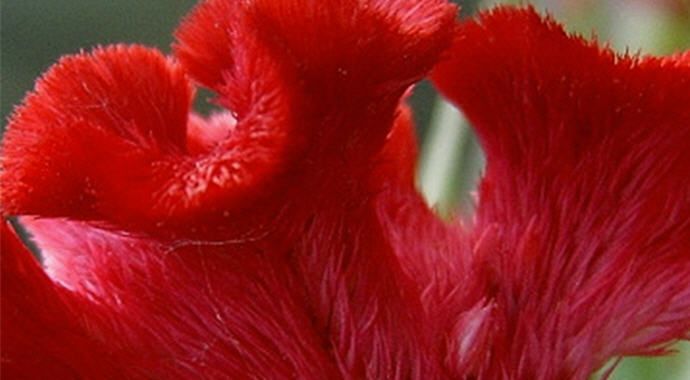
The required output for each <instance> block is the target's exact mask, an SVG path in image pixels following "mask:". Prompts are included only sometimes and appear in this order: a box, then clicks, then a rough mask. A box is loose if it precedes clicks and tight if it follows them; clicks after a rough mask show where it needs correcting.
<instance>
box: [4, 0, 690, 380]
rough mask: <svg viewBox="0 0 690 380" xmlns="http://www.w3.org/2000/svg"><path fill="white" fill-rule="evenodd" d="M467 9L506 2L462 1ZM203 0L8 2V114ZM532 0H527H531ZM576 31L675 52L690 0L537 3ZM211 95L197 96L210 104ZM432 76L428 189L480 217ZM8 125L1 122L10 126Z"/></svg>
mask: <svg viewBox="0 0 690 380" xmlns="http://www.w3.org/2000/svg"><path fill="white" fill-rule="evenodd" d="M458 2H459V3H461V4H462V5H463V15H465V16H466V15H468V14H470V13H472V12H473V11H474V10H475V9H476V7H477V6H479V7H480V8H487V7H489V6H491V5H492V4H495V3H498V2H501V3H505V2H512V3H516V1H498V0H492V1H489V0H485V1H483V2H481V3H480V4H477V3H478V1H477V0H465V1H458ZM195 3H196V0H144V1H142V0H117V1H104V0H2V2H1V7H2V8H1V9H0V15H1V18H2V19H1V23H0V25H1V28H2V29H1V32H0V37H1V38H2V40H1V44H0V46H1V50H2V51H1V58H2V63H1V65H0V78H1V81H2V97H1V102H0V113H1V114H2V118H3V119H6V118H7V117H8V116H9V115H10V113H11V110H12V107H13V106H14V105H16V104H18V103H19V102H20V101H21V99H22V97H23V96H24V94H25V93H26V92H27V91H29V90H30V89H31V88H32V86H33V82H34V80H35V79H36V78H37V77H38V76H39V75H40V74H41V73H42V72H43V71H45V69H47V68H48V67H49V66H50V65H51V64H52V63H54V62H55V61H56V60H57V59H58V58H59V57H60V56H61V55H64V54H67V53H74V52H77V51H79V50H80V49H89V48H91V47H93V46H96V45H98V44H109V43H115V42H126V43H135V42H136V43H141V44H145V45H150V46H158V47H160V48H161V49H163V50H164V51H169V45H170V43H171V41H172V37H171V31H172V30H174V28H175V26H176V25H177V23H178V22H179V19H180V17H181V16H182V15H184V14H185V13H186V12H187V11H188V10H189V9H190V8H191V7H192V6H193V5H194V4H195ZM522 3H524V1H523V2H522ZM533 3H534V4H535V5H537V6H538V7H539V8H540V9H546V10H548V11H549V12H550V13H551V14H553V15H554V16H555V17H556V18H557V19H558V20H560V21H562V22H564V23H565V24H566V25H567V27H568V28H570V30H573V31H577V32H578V33H581V34H583V35H585V36H590V35H596V36H598V38H599V40H601V41H610V42H611V44H612V46H614V47H615V48H616V49H619V50H621V51H622V50H625V49H626V48H627V49H628V50H629V51H631V52H637V51H642V52H644V53H654V54H667V53H670V52H672V51H676V50H680V49H687V48H690V0H602V1H600V0H538V1H533ZM207 98H208V95H207V94H202V95H201V96H200V97H199V101H198V103H199V104H200V105H201V106H202V108H203V107H208V105H207V103H206V100H207ZM435 100H436V96H435V95H434V94H433V92H432V90H431V88H430V86H429V85H428V84H426V83H424V84H422V85H421V86H419V87H418V89H417V90H416V92H415V96H414V97H413V103H414V106H415V112H416V117H417V120H418V122H419V134H420V137H421V140H422V141H421V143H422V146H423V149H422V156H421V160H420V175H419V182H420V186H421V187H422V189H423V190H424V192H425V195H426V197H427V199H428V200H429V202H430V203H431V204H433V205H435V207H436V208H437V209H438V210H439V212H440V213H441V214H444V215H450V214H453V213H455V211H456V210H457V209H460V210H461V213H462V214H464V215H465V217H469V215H471V210H472V204H473V199H472V196H471V190H472V188H473V187H474V186H475V184H476V182H477V178H478V176H479V175H480V173H481V169H482V166H483V158H482V156H481V150H480V148H479V146H478V144H477V142H476V139H475V138H474V135H473V133H472V131H471V129H470V126H469V125H468V124H467V122H466V121H464V119H463V118H462V116H461V114H459V113H458V112H457V111H456V110H454V109H453V108H452V107H449V106H448V105H446V104H445V103H442V102H435ZM4 126H5V123H4V122H3V123H2V127H3V128H4ZM677 347H678V349H680V350H681V351H682V353H681V354H679V355H675V356H670V357H666V358H660V359H659V358H655V359H625V360H623V361H622V362H621V364H620V365H619V367H618V368H617V369H616V371H615V372H614V375H613V379H616V380H622V379H626V380H643V379H644V380H651V379H678V380H681V379H690V344H687V343H686V344H682V345H678V346H677Z"/></svg>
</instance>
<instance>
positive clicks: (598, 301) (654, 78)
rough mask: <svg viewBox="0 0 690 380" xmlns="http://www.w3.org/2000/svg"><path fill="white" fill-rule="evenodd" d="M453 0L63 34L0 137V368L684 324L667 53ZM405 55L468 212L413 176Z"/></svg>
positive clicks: (265, 11) (483, 341) (620, 337)
mask: <svg viewBox="0 0 690 380" xmlns="http://www.w3.org/2000/svg"><path fill="white" fill-rule="evenodd" d="M456 11H457V10H456V8H455V6H453V5H450V4H448V3H447V2H445V1H440V0H425V1H412V0H376V1H355V0H327V1H310V0H280V1H276V0H250V1H231V0H206V1H202V2H200V4H199V5H197V7H196V8H194V9H193V10H192V11H191V12H190V14H189V15H188V16H187V17H186V18H185V19H184V20H183V21H182V23H181V25H180V27H179V28H178V29H177V31H176V32H175V37H176V42H175V44H174V45H173V52H174V53H173V56H171V57H166V56H164V55H163V54H161V53H160V52H158V51H156V50H154V49H150V48H146V47H142V46H138V45H114V46H108V47H102V48H96V49H94V50H93V51H91V52H89V53H80V54H77V55H73V56H68V57H65V58H63V59H61V60H60V61H59V62H58V63H57V64H56V65H55V66H54V67H53V68H51V69H50V70H49V71H48V72H47V73H46V74H45V75H44V76H43V77H42V78H41V79H40V80H39V81H38V82H37V85H36V88H35V89H34V91H33V92H32V93H31V94H29V95H28V96H27V98H26V99H25V100H24V102H23V104H22V105H21V106H20V107H19V108H18V109H17V111H16V112H15V113H14V115H13V116H12V118H11V119H10V122H9V125H8V131H7V133H6V134H5V136H4V137H3V141H2V153H1V154H0V158H1V161H0V163H1V165H2V171H0V182H1V183H2V188H3V191H2V194H0V205H1V210H2V213H3V215H4V216H8V215H19V216H21V220H22V223H23V224H24V225H25V227H26V228H27V229H28V230H29V231H30V233H31V234H32V237H33V240H34V241H35V242H36V243H37V244H38V245H39V247H40V248H41V251H42V254H43V256H44V262H43V267H42V266H41V265H40V264H39V263H37V262H36V261H35V260H34V259H33V258H32V257H31V254H30V253H29V252H28V250H27V249H26V248H25V247H24V245H23V244H22V243H21V242H20V240H19V239H18V238H17V236H16V234H15V232H14V231H13V228H12V227H11V226H10V225H9V224H8V223H3V225H2V229H3V230H2V332H3V342H2V345H3V347H2V360H3V365H2V375H3V376H9V377H13V376H19V375H22V376H28V377H33V378H43V377H46V376H51V377H53V378H74V377H76V378H209V379H215V378H278V379H282V378H286V379H287V378H303V379H340V378H342V379H346V378H347V379H360V378H361V379H383V378H386V379H388V378H390V379H487V380H491V379H587V378H588V377H589V376H590V374H591V373H592V372H593V371H595V370H597V369H599V368H600V367H601V366H603V365H604V364H605V363H606V362H607V361H608V360H609V359H610V358H615V357H619V356H624V355H637V354H643V355H659V354H664V353H666V349H667V347H668V344H669V343H670V342H672V341H673V340H675V339H687V338H688V331H690V313H688V310H690V251H689V250H688V247H689V246H690V245H689V243H690V198H689V197H688V194H690V181H688V179H687V175H686V173H687V168H688V167H690V150H688V149H687V144H688V141H690V110H688V107H687V104H690V59H689V58H690V55H689V54H688V53H687V52H684V53H680V54H677V55H674V56H670V57H664V58H653V57H641V58H640V57H628V56H617V55H616V54H615V53H613V52H611V51H610V50H608V49H605V48H600V47H598V45H597V44H595V43H591V42H588V41H585V40H583V39H581V38H579V37H573V36H570V35H568V34H567V33H565V32H564V31H563V28H562V27H561V26H559V25H558V24H557V23H556V22H555V21H553V20H552V19H550V18H544V17H542V16H540V15H539V14H538V13H537V12H536V11H535V10H534V9H532V8H529V7H528V8H513V7H499V8H496V9H494V10H492V11H488V12H484V13H482V14H480V15H479V16H477V17H476V18H475V19H472V20H468V21H463V22H461V21H457V20H456ZM427 76H429V77H430V79H431V80H432V81H433V83H434V85H435V86H436V87H437V88H439V90H440V91H441V93H442V94H443V95H444V96H446V97H447V98H448V99H449V100H451V101H452V102H453V103H455V104H456V105H457V106H458V107H459V108H461V109H462V110H463V111H464V112H465V113H466V114H467V115H468V117H469V118H470V120H471V121H472V123H473V125H474V126H475V128H476V130H477V133H478V135H479V136H480V139H481V142H482V146H483V148H484V150H485V152H486V153H487V159H488V165H487V169H486V173H485V174H484V177H483V179H482V182H481V185H480V188H479V200H478V207H477V213H476V215H475V218H474V220H473V221H472V223H470V224H468V225H457V224H454V223H451V224H449V223H446V222H443V221H441V220H439V219H438V218H437V217H436V216H435V215H434V214H433V212H432V211H430V210H429V209H428V207H427V206H426V205H425V203H424V201H423V199H422V198H421V197H420V196H419V194H418V193H417V190H416V189H415V185H414V168H415V161H416V150H417V148H416V141H415V134H414V126H413V122H412V115H411V110H410V109H409V108H408V107H407V106H406V104H405V99H406V97H407V96H408V94H409V91H410V87H411V86H413V85H414V84H415V83H416V82H418V81H419V80H421V79H423V78H425V77H427ZM196 86H203V87H206V88H208V89H210V90H211V91H213V92H214V93H215V96H216V98H215V100H214V101H215V102H216V103H217V104H218V105H219V106H221V107H223V108H224V110H223V111H219V112H216V113H215V114H213V115H211V116H209V117H204V116H200V115H197V114H195V113H194V112H193V111H192V110H191V104H192V100H193V97H194V91H195V87H196ZM661 152H663V154H662V153H661ZM637 306H639V307H637Z"/></svg>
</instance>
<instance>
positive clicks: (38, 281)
mask: <svg viewBox="0 0 690 380" xmlns="http://www.w3.org/2000/svg"><path fill="white" fill-rule="evenodd" d="M0 224H1V226H0V228H1V230H2V231H0V236H1V239H2V245H1V247H0V252H1V254H2V265H1V266H2V354H1V356H2V377H3V378H13V379H15V378H16V379H20V378H21V379H47V378H51V379H72V378H94V379H95V378H115V377H121V376H122V374H123V372H121V371H120V369H119V367H118V361H117V359H116V358H115V357H114V356H113V355H112V354H111V353H110V352H109V350H108V349H107V345H106V344H104V343H103V342H100V341H98V340H97V339H95V338H94V337H93V336H92V335H90V334H89V333H88V332H87V330H86V328H85V327H84V326H82V325H80V322H81V321H83V320H84V319H86V312H85V310H88V307H89V306H90V305H89V304H88V303H87V302H84V301H79V300H78V299H77V297H75V296H74V295H73V294H71V293H69V292H67V291H66V290H65V289H63V288H61V287H59V286H56V285H55V284H54V283H52V282H51V281H50V280H49V279H48V277H46V275H45V273H43V270H42V269H41V268H40V266H39V265H38V263H37V262H36V259H35V258H34V257H33V256H32V255H31V253H30V252H29V251H28V250H27V249H26V248H25V247H24V246H23V245H22V243H21V241H20V240H19V238H18V237H17V235H16V234H15V232H14V231H13V230H12V228H11V227H10V226H9V225H8V224H7V223H6V222H5V221H2V223H0Z"/></svg>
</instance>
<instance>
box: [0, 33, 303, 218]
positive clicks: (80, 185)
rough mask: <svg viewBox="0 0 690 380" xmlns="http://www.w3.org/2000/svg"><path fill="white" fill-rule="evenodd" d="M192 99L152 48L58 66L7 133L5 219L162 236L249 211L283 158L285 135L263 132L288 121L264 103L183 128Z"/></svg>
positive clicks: (107, 52) (99, 52)
mask: <svg viewBox="0 0 690 380" xmlns="http://www.w3.org/2000/svg"><path fill="white" fill-rule="evenodd" d="M192 94H193V91H192V88H191V86H190V84H189V83H188V80H187V77H186V74H185V72H184V71H183V69H182V68H181V67H180V65H179V64H177V63H175V62H173V61H171V60H168V59H166V58H165V57H163V56H162V55H161V54H160V53H158V52H156V51H154V50H150V49H146V48H143V47H139V46H122V45H118V46H111V47H106V48H99V49H96V50H94V51H93V52H92V53H82V54H79V55H75V56H70V57H67V58H63V59H62V60H61V61H60V62H59V63H58V64H56V65H55V66H54V67H53V68H52V69H51V70H50V71H49V72H48V73H46V74H45V76H44V77H43V78H42V79H41V80H40V81H39V82H38V84H37V85H36V89H35V91H34V92H33V93H32V94H30V95H29V96H28V97H27V99H26V100H25V102H24V104H23V105H22V106H21V107H20V108H19V109H18V110H17V111H16V113H15V114H14V116H13V118H12V120H11V122H10V124H9V126H8V131H7V134H6V135H5V138H4V141H3V156H2V167H3V170H2V174H1V177H0V179H1V180H2V183H3V190H4V191H3V194H2V205H3V210H4V211H3V212H5V213H8V214H25V215H26V214H33V215H41V216H48V217H69V218H73V219H85V220H103V221H106V222H112V223H114V224H116V225H118V226H119V227H124V228H126V229H131V230H142V229H149V230H150V229H152V228H153V229H156V230H165V229H166V226H172V227H179V226H183V225H189V221H190V220H197V221H198V220H203V219H206V220H209V221H211V220H218V219H220V218H223V217H225V216H226V215H228V212H229V211H233V210H235V209H236V208H237V207H243V206H244V205H246V204H247V203H251V200H252V199H255V198H256V197H260V195H261V194H262V192H261V188H263V186H264V185H266V184H267V179H271V178H273V177H274V175H275V174H276V172H278V171H279V168H280V167H281V164H282V163H283V161H282V160H283V159H284V158H285V157H286V156H289V154H287V153H285V151H286V150H289V149H287V148H286V149H283V148H284V147H285V146H286V144H287V142H286V141H287V131H285V130H284V129H281V128H276V129H271V128H270V127H269V126H270V125H273V124H278V125H282V124H281V123H283V122H284V120H283V119H282V118H281V117H280V116H276V115H277V114H280V115H284V114H285V112H283V113H281V109H282V108H281V107H280V106H274V105H275V103H272V102H271V99H268V100H267V99H264V100H263V101H262V102H261V103H260V104H259V105H258V109H257V110H255V111H256V112H255V114H253V115H252V116H248V117H245V118H244V119H242V120H241V121H240V122H235V121H234V118H232V117H229V116H227V115H226V116H215V117H213V118H212V119H211V120H209V121H208V122H204V121H203V120H202V119H201V118H199V117H196V116H194V117H192V120H188V114H189V106H190V103H191V100H192ZM266 107H268V108H270V109H263V108H266ZM272 112H274V113H272ZM272 123H273V124H272ZM188 124H190V125H191V128H189V130H188ZM223 124H227V125H223ZM235 124H237V125H235ZM214 129H215V130H214ZM283 153H285V154H283ZM257 188H258V189H257ZM195 218H197V219H195ZM199 218H200V219H199ZM178 230H179V228H178Z"/></svg>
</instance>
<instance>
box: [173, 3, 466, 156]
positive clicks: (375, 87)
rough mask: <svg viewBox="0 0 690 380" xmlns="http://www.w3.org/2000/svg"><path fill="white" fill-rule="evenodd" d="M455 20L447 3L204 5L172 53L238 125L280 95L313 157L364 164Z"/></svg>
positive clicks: (185, 25) (183, 30)
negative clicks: (342, 157) (339, 156)
mask: <svg viewBox="0 0 690 380" xmlns="http://www.w3.org/2000/svg"><path fill="white" fill-rule="evenodd" d="M455 11H456V9H455V7H454V6H452V5H449V4H447V3H446V2H444V1H424V2H412V1H380V2H364V3H363V2H358V1H350V0H329V1H307V0H281V1H261V0H256V1H246V2H240V1H227V0H208V1H205V2H203V3H201V4H200V5H199V6H198V7H197V8H196V9H195V10H194V11H193V12H192V13H191V15H190V16H189V17H187V19H186V20H185V22H183V24H182V25H181V26H180V28H179V29H178V30H177V32H176V37H177V43H176V45H175V53H176V56H177V57H178V58H179V59H180V61H181V62H182V63H183V64H184V65H185V66H186V67H187V68H188V69H189V71H190V73H191V76H192V77H193V78H194V79H195V80H196V81H198V82H199V83H201V84H203V85H205V86H207V87H210V88H211V89H213V90H214V91H216V93H217V94H218V102H220V103H221V104H223V105H225V106H226V107H228V108H229V109H231V110H232V111H233V112H236V113H237V114H238V115H239V120H240V123H241V119H242V117H243V115H245V114H251V113H252V111H251V110H252V109H256V107H251V106H250V105H252V104H254V105H255V104H259V100H260V99H270V98H272V97H274V96H276V94H283V95H282V96H288V97H289V99H290V109H291V110H292V112H293V113H295V114H298V115H299V120H289V122H292V123H297V124H299V125H300V126H299V127H295V129H296V130H297V132H296V133H295V135H296V136H302V138H303V139H304V140H305V141H307V142H308V145H310V146H311V147H312V148H311V151H312V152H313V154H318V155H321V156H323V155H326V153H324V152H335V151H342V150H345V149H349V150H351V152H350V153H348V155H350V156H363V157H364V158H365V160H366V159H369V158H371V156H372V154H375V152H377V151H378V150H379V149H380V147H381V145H382V144H383V141H384V139H385V136H386V135H387V133H388V132H389V130H390V127H391V124H392V120H393V117H394V113H395V109H396V107H397V105H398V102H399V99H400V97H401V96H402V95H403V93H404V91H405V90H406V88H407V87H408V86H410V85H411V84H412V83H414V82H415V81H417V80H419V79H421V78H422V77H423V76H424V75H425V74H426V73H427V72H428V70H429V69H430V68H431V66H432V65H433V63H434V62H435V60H436V59H437V57H438V56H439V54H440V53H441V51H442V50H443V49H444V48H445V47H446V46H447V45H448V44H449V43H450V38H451V37H452V33H451V32H452V30H453V28H452V27H453V23H454V19H455ZM209 36H211V37H209ZM267 73H269V74H267ZM273 76H275V78H273ZM277 78H280V80H278V79H277ZM262 111H263V112H265V110H262ZM257 112H258V111H257ZM295 129H293V131H294V130H295ZM349 147H354V148H349ZM319 159H323V157H319Z"/></svg>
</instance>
